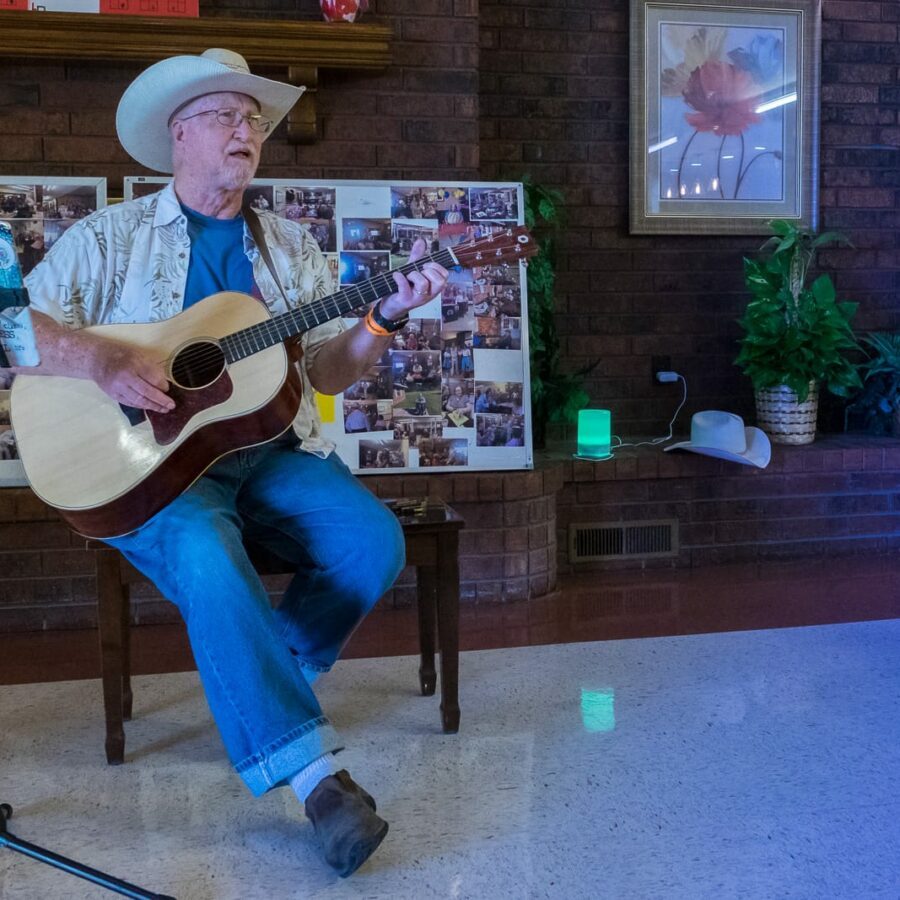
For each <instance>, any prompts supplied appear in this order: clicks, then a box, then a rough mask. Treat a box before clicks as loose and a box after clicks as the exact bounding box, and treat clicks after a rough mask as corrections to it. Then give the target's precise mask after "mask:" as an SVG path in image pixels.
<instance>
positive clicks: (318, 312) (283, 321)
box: [219, 250, 457, 363]
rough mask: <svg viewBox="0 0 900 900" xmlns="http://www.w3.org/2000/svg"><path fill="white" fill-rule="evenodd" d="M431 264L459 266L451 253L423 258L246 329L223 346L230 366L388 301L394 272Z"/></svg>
mask: <svg viewBox="0 0 900 900" xmlns="http://www.w3.org/2000/svg"><path fill="white" fill-rule="evenodd" d="M427 262H436V263H438V265H441V266H444V267H445V268H451V267H453V266H455V265H457V260H456V258H455V257H454V255H453V254H452V253H451V252H450V251H449V250H441V251H440V252H438V253H435V254H433V255H431V256H423V257H422V258H421V259H417V260H416V261H415V262H411V263H407V264H406V265H405V266H400V267H399V268H397V269H393V270H392V271H391V272H385V273H384V274H382V275H376V276H375V277H374V278H370V279H369V280H368V281H364V282H361V283H360V284H351V285H348V286H347V287H344V288H341V290H339V291H336V292H335V293H334V294H329V295H328V296H327V297H322V298H321V299H320V300H314V301H313V302H312V303H305V304H303V305H302V306H299V307H297V308H296V309H292V310H290V311H289V312H286V313H281V314H280V315H277V316H274V317H273V318H271V319H267V320H266V321H265V322H260V323H259V324H257V325H251V326H250V327H249V328H242V329H241V330H240V331H235V332H234V333H233V334H230V335H228V336H227V337H225V338H222V339H221V340H220V342H219V344H220V346H221V348H222V351H223V352H224V354H225V358H226V360H227V361H228V362H229V363H233V362H237V361H238V360H240V359H244V358H246V357H248V356H252V355H253V354H254V353H259V352H260V351H261V350H266V349H267V348H269V347H273V346H274V345H275V344H280V343H282V342H283V341H286V340H288V339H289V338H293V337H297V336H298V335H301V334H303V333H304V332H305V331H309V330H310V329H311V328H315V327H316V326H317V325H324V324H325V322H330V321H331V320H332V319H337V318H340V317H341V316H346V315H348V314H349V313H351V312H353V311H354V310H356V309H359V308H360V307H361V306H368V305H369V304H370V303H374V302H375V301H376V300H379V299H380V298H381V297H387V296H388V295H389V294H393V293H394V292H395V291H396V290H397V284H396V282H395V281H394V279H393V278H392V277H391V275H393V273H394V272H402V273H403V274H404V275H409V274H410V273H412V272H420V271H421V270H422V267H423V266H424V265H425V263H427Z"/></svg>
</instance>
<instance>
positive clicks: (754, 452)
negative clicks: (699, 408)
mask: <svg viewBox="0 0 900 900" xmlns="http://www.w3.org/2000/svg"><path fill="white" fill-rule="evenodd" d="M665 450H666V451H667V452H668V451H669V450H690V451H692V452H693V453H701V454H703V455H704V456H715V457H718V458H719V459H728V460H731V461H732V462H736V463H742V464H743V465H745V466H756V467H757V468H758V469H764V468H765V467H766V466H767V465H768V464H769V459H770V458H771V456H772V445H771V444H770V443H769V438H768V435H766V433H765V432H764V431H760V430H759V429H758V428H753V427H751V426H747V427H744V420H743V419H742V418H741V417H740V416H736V415H735V414H734V413H730V412H722V411H721V410H718V409H708V410H705V411H704V412H698V413H694V415H693V416H692V418H691V439H690V440H689V441H682V442H681V443H680V444H670V445H669V446H668V447H666V448H665Z"/></svg>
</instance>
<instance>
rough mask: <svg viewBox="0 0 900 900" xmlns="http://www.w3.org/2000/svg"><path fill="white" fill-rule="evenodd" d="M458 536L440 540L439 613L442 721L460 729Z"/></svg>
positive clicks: (446, 729)
mask: <svg viewBox="0 0 900 900" xmlns="http://www.w3.org/2000/svg"><path fill="white" fill-rule="evenodd" d="M458 552H459V539H458V535H457V533H456V531H450V532H447V533H446V534H442V535H441V537H440V540H439V541H438V565H437V614H438V638H439V641H440V648H441V723H442V725H443V728H444V733H445V734H456V732H457V731H459V557H458Z"/></svg>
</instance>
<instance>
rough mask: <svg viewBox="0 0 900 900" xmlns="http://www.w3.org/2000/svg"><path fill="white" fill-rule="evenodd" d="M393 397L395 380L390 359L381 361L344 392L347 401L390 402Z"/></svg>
mask: <svg viewBox="0 0 900 900" xmlns="http://www.w3.org/2000/svg"><path fill="white" fill-rule="evenodd" d="M393 396H394V380H393V376H392V374H391V364H390V360H389V359H386V360H384V361H379V363H378V364H377V365H375V366H372V368H371V369H369V371H368V372H366V374H365V375H363V377H362V378H360V379H359V381H356V382H354V383H353V384H351V385H350V387H348V388H347V389H346V390H345V391H344V399H345V400H367V401H371V400H390V399H391V398H392V397H393Z"/></svg>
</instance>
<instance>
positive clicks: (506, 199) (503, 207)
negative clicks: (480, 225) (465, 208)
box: [469, 187, 519, 222]
mask: <svg viewBox="0 0 900 900" xmlns="http://www.w3.org/2000/svg"><path fill="white" fill-rule="evenodd" d="M469 205H470V209H471V214H470V218H471V221H473V222H481V221H483V220H485V221H503V222H517V221H518V219H519V192H518V189H517V188H515V187H508V188H497V187H483V188H469Z"/></svg>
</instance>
